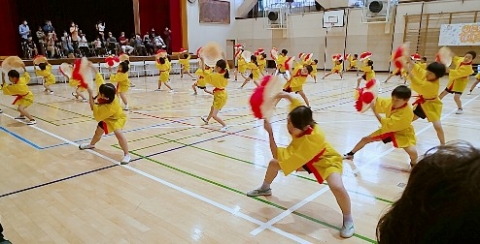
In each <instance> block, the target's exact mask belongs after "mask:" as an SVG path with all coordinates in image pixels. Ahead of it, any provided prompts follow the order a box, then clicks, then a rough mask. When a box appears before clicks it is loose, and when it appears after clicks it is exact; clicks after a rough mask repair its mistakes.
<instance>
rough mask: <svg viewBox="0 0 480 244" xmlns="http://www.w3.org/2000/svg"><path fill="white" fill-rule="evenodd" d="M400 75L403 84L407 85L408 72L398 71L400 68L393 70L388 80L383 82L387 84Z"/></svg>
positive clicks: (404, 70)
mask: <svg viewBox="0 0 480 244" xmlns="http://www.w3.org/2000/svg"><path fill="white" fill-rule="evenodd" d="M397 75H399V76H400V78H401V79H402V80H403V84H406V83H407V76H408V74H407V70H406V69H404V68H402V69H398V68H395V69H394V70H393V72H392V73H391V74H390V75H389V76H388V78H387V79H386V80H385V81H384V82H383V83H387V82H388V81H389V80H390V79H391V78H392V77H394V76H397Z"/></svg>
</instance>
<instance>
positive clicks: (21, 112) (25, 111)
mask: <svg viewBox="0 0 480 244" xmlns="http://www.w3.org/2000/svg"><path fill="white" fill-rule="evenodd" d="M17 110H18V112H20V115H23V116H25V117H27V118H28V119H29V120H35V119H34V118H33V117H32V115H30V113H28V112H27V110H25V107H24V106H22V105H18V109H17Z"/></svg>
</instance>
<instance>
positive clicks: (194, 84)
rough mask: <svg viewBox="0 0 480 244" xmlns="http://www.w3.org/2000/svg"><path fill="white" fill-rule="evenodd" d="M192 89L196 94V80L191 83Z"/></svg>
mask: <svg viewBox="0 0 480 244" xmlns="http://www.w3.org/2000/svg"><path fill="white" fill-rule="evenodd" d="M192 89H193V92H194V94H197V82H195V83H193V85H192Z"/></svg>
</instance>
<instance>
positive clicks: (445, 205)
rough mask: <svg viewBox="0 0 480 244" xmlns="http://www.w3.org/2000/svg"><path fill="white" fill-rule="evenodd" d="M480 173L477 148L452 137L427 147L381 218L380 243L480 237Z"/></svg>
mask: <svg viewBox="0 0 480 244" xmlns="http://www.w3.org/2000/svg"><path fill="white" fill-rule="evenodd" d="M478 179H480V150H479V149H478V148H475V147H473V146H472V145H471V144H469V143H467V142H453V143H449V144H447V145H445V146H440V147H437V148H433V149H430V150H429V151H427V152H426V153H425V155H424V157H423V159H422V160H421V161H420V162H419V163H418V164H417V165H416V166H415V167H414V168H413V170H412V172H411V173H410V177H409V179H408V183H407V186H406V187H405V190H404V191H403V194H402V196H401V197H400V199H398V200H397V201H396V202H395V203H394V204H393V205H392V208H391V209H390V210H389V211H388V212H387V213H386V214H385V215H384V216H383V217H381V218H380V221H379V222H378V225H377V230H376V237H377V240H378V243H379V244H385V243H387V244H388V243H442V244H443V243H480V234H479V232H478V226H479V225H480V211H479V210H478V206H479V205H480V181H479V180H478Z"/></svg>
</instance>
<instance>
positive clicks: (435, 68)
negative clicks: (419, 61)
mask: <svg viewBox="0 0 480 244" xmlns="http://www.w3.org/2000/svg"><path fill="white" fill-rule="evenodd" d="M427 70H428V71H430V72H432V73H434V74H435V77H437V78H438V79H440V78H442V77H443V76H445V73H447V68H446V67H445V65H444V64H442V63H437V62H433V63H431V64H429V65H428V66H427Z"/></svg>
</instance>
